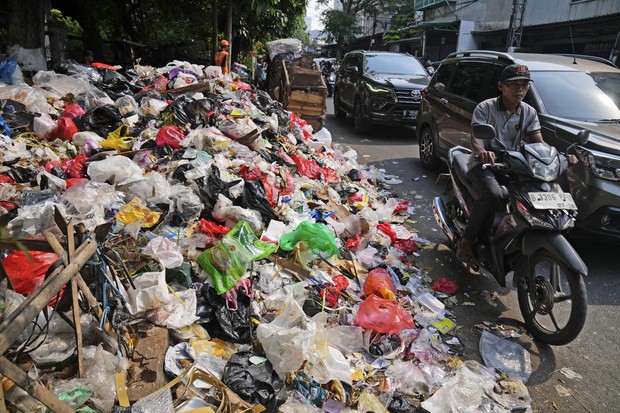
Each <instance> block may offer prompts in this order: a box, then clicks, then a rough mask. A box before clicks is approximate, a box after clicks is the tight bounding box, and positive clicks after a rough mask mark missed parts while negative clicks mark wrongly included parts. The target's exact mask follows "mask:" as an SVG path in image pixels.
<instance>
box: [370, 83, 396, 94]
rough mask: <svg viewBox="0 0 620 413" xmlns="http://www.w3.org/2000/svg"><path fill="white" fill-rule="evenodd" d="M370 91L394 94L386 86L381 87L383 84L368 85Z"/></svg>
mask: <svg viewBox="0 0 620 413" xmlns="http://www.w3.org/2000/svg"><path fill="white" fill-rule="evenodd" d="M368 91H369V92H370V93H373V94H374V93H376V94H379V95H382V94H383V95H391V94H392V90H391V89H388V88H386V87H381V86H376V85H370V84H369V85H368Z"/></svg>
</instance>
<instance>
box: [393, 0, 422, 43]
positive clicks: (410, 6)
mask: <svg viewBox="0 0 620 413" xmlns="http://www.w3.org/2000/svg"><path fill="white" fill-rule="evenodd" d="M400 3H401V4H398V5H396V6H397V7H395V8H394V14H393V15H392V24H391V27H390V29H389V30H388V31H387V33H386V34H385V36H384V37H383V41H384V42H393V41H395V40H399V39H404V38H406V37H409V36H410V35H412V34H413V31H412V30H403V29H405V28H407V27H410V26H413V25H414V24H415V22H416V21H417V20H418V18H421V16H419V14H421V13H422V12H416V10H415V6H414V3H413V2H410V1H403V2H400Z"/></svg>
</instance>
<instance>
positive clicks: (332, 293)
mask: <svg viewBox="0 0 620 413" xmlns="http://www.w3.org/2000/svg"><path fill="white" fill-rule="evenodd" d="M332 282H333V283H334V285H333V286H331V287H325V288H321V297H322V298H324V299H325V300H326V301H327V305H329V306H330V307H335V306H336V305H337V304H338V298H340V291H342V290H344V289H346V288H347V287H348V286H349V280H347V278H346V277H345V276H344V275H342V274H338V275H336V276H334V277H333V278H332Z"/></svg>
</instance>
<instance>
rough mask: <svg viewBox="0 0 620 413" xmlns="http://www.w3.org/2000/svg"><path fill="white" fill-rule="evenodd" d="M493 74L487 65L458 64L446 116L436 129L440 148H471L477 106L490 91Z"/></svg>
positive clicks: (451, 82)
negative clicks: (459, 146)
mask: <svg viewBox="0 0 620 413" xmlns="http://www.w3.org/2000/svg"><path fill="white" fill-rule="evenodd" d="M492 72H493V65H492V64H491V63H487V62H479V61H474V62H469V61H461V62H459V63H458V64H457V66H456V69H455V70H454V74H453V76H452V79H451V81H450V84H449V86H448V93H447V94H446V97H445V101H444V108H445V112H446V113H445V114H444V116H443V118H442V122H441V124H438V125H437V127H438V139H439V146H440V147H442V148H445V149H448V148H451V147H453V146H457V145H462V146H466V147H469V142H470V136H471V117H472V114H473V112H474V109H475V108H476V105H477V104H478V103H479V102H480V101H481V100H482V99H481V98H482V97H483V91H484V92H486V91H487V90H491V89H490V86H492V85H490V83H489V81H490V78H491V76H492ZM495 85H497V82H495ZM495 88H497V86H495ZM498 93H499V90H498ZM495 96H497V95H495ZM485 97H486V95H485Z"/></svg>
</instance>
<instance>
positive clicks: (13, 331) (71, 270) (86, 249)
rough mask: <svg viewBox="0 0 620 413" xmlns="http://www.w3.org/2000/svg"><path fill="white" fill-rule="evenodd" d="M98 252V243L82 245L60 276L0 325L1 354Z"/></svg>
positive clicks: (49, 281)
mask: <svg viewBox="0 0 620 413" xmlns="http://www.w3.org/2000/svg"><path fill="white" fill-rule="evenodd" d="M95 251H97V243H96V242H93V241H89V242H86V243H84V244H82V245H80V248H78V250H77V251H76V253H77V255H76V257H75V260H74V261H73V262H72V263H71V264H69V265H68V266H67V267H65V268H64V269H63V270H62V271H61V272H60V273H59V274H56V275H54V276H52V277H49V278H48V279H47V280H45V282H43V284H42V285H41V286H40V287H39V288H37V290H36V291H35V292H34V293H32V294H30V295H29V296H28V297H26V299H25V300H24V302H23V303H22V304H21V305H20V306H19V307H17V309H16V310H15V311H13V313H12V314H11V315H9V316H8V317H7V318H6V319H5V320H4V322H3V323H2V324H1V325H0V353H2V354H4V352H5V351H6V350H7V349H8V348H9V347H10V346H11V344H12V343H13V342H14V341H15V339H16V338H17V337H19V335H20V334H22V333H23V332H24V329H25V328H26V326H28V324H30V323H32V320H34V318H35V317H36V316H37V315H38V314H39V313H40V312H41V311H42V310H43V309H44V308H45V307H46V306H47V304H48V303H49V302H50V300H51V299H52V298H54V297H55V296H56V294H58V292H59V291H60V290H61V289H62V287H63V286H64V285H65V284H67V283H68V282H69V280H71V279H72V278H73V277H74V276H75V275H76V274H77V273H78V272H79V271H80V270H81V269H82V267H83V266H84V265H85V264H86V261H88V260H89V259H90V257H91V256H92V255H93V254H94V253H95Z"/></svg>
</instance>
